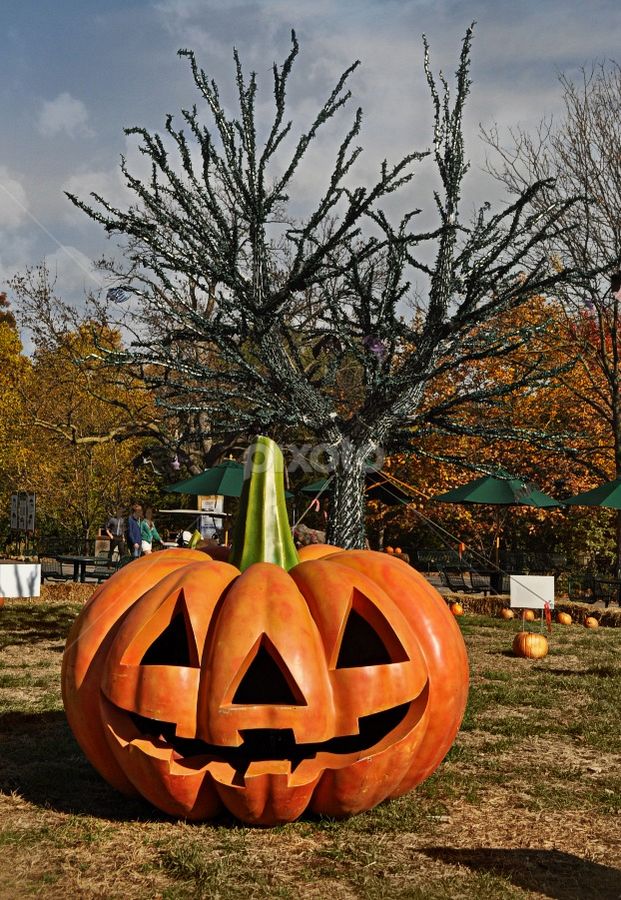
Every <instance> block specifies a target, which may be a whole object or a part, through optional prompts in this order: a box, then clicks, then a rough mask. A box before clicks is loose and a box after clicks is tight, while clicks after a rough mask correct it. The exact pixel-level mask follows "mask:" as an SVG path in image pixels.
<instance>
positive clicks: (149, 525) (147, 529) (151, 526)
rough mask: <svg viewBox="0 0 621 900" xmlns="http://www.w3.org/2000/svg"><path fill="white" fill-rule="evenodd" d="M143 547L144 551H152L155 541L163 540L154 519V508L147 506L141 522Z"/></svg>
mask: <svg viewBox="0 0 621 900" xmlns="http://www.w3.org/2000/svg"><path fill="white" fill-rule="evenodd" d="M140 535H141V538H142V540H141V547H142V552H143V553H151V551H152V550H153V541H161V540H162V539H161V537H160V536H159V534H158V531H157V528H156V527H155V523H154V521H153V509H152V508H151V507H150V506H147V508H146V510H145V514H144V519H143V520H142V522H141V523H140Z"/></svg>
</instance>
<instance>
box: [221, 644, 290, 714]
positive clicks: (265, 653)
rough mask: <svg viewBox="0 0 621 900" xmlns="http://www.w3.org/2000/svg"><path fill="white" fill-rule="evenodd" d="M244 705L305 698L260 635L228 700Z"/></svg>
mask: <svg viewBox="0 0 621 900" xmlns="http://www.w3.org/2000/svg"><path fill="white" fill-rule="evenodd" d="M231 702H232V703H234V704H239V705H244V706H254V705H265V704H271V705H273V706H306V700H305V699H304V696H303V694H302V692H301V691H300V689H299V687H298V686H297V684H296V683H295V680H294V678H293V676H292V675H291V673H290V672H289V669H288V668H287V665H286V664H285V662H284V660H283V659H282V657H281V655H280V653H279V652H278V651H277V650H276V648H275V647H274V645H273V644H272V642H271V641H270V640H269V638H268V637H267V636H266V635H263V636H262V638H261V641H260V642H259V645H258V648H257V649H256V653H255V655H254V658H253V659H252V661H251V662H250V665H249V666H248V668H247V669H246V671H245V673H244V675H243V677H242V679H241V681H240V682H239V684H238V686H237V689H236V691H235V693H234V695H233V699H232V701H231Z"/></svg>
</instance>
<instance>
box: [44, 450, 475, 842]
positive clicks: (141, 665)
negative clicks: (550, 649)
mask: <svg viewBox="0 0 621 900" xmlns="http://www.w3.org/2000/svg"><path fill="white" fill-rule="evenodd" d="M261 442H263V443H261ZM255 446H258V447H263V448H265V454H266V456H267V457H268V462H269V465H266V464H265V460H261V461H259V462H258V464H257V466H256V468H254V465H253V468H252V471H251V477H250V479H249V480H247V481H246V483H245V485H244V493H243V494H242V499H241V504H240V516H239V519H238V524H237V528H236V531H235V538H234V541H233V548H232V551H231V556H230V562H220V561H214V560H212V559H210V558H209V556H208V555H207V554H206V553H204V552H200V551H196V550H190V549H170V550H164V551H162V552H160V553H155V554H152V555H151V556H145V557H142V558H140V559H137V560H135V561H133V562H131V563H129V564H128V565H127V566H125V567H124V568H123V569H121V570H120V571H119V572H117V573H116V574H115V575H113V576H112V577H111V578H110V579H108V580H107V581H106V582H104V584H102V585H101V586H100V587H99V588H98V589H97V590H96V591H95V593H94V594H93V596H92V597H91V599H90V600H89V601H88V603H87V604H86V606H85V607H84V610H83V611H82V613H81V614H80V616H79V617H78V619H77V620H76V622H75V624H74V626H73V628H72V630H71V633H70V634H69V637H68V640H67V646H66V649H65V654H64V658H63V674H62V680H63V700H64V703H65V709H66V712H67V718H68V720H69V724H70V725H71V728H72V729H73V732H74V734H75V736H76V738H77V740H78V742H79V744H80V745H81V747H82V749H83V750H84V752H85V753H86V755H87V757H88V758H89V760H90V761H91V763H92V764H93V765H94V766H95V768H96V769H97V770H98V771H99V772H100V773H101V774H102V775H103V776H104V777H105V778H106V779H107V780H108V781H109V782H110V783H111V784H112V785H113V786H114V787H116V788H118V789H119V790H121V791H123V792H125V793H127V794H133V795H135V794H136V793H138V794H139V795H142V796H143V797H145V798H146V799H148V800H149V801H150V802H152V803H153V804H154V805H155V806H157V807H159V808H160V809H162V810H164V811H165V812H167V813H169V814H172V815H176V816H183V817H185V818H188V819H194V820H198V819H206V818H212V817H214V816H216V815H219V814H220V813H221V812H222V810H223V809H224V808H226V809H228V810H229V811H230V812H231V813H233V815H235V816H237V817H238V818H239V819H242V820H243V821H245V822H250V823H256V824H262V825H273V824H277V823H281V822H287V821H292V820H293V819H296V818H297V817H298V816H299V815H301V814H302V813H303V812H304V810H305V809H309V810H311V811H312V812H313V813H315V814H321V815H328V816H333V817H338V816H345V815H350V814H352V813H355V812H359V811H362V810H365V809H370V808H371V807H372V806H375V805H376V804H377V803H380V802H382V801H383V800H385V799H387V798H389V797H398V796H400V795H401V794H403V793H405V792H406V791H408V790H410V789H411V788H412V787H414V786H415V785H416V784H418V783H419V782H421V781H422V780H423V779H425V778H426V777H427V776H428V775H430V774H431V773H432V772H433V771H434V770H435V769H436V768H437V766H438V765H439V764H440V762H441V761H442V759H443V758H444V756H445V755H446V753H447V751H448V749H449V747H450V745H451V743H452V741H453V738H454V737H455V734H456V732H457V729H458V727H459V723H460V721H461V718H462V715H463V712H464V709H465V704H466V698H467V690H468V665H467V657H466V652H465V646H464V642H463V639H462V637H461V633H460V631H459V628H458V627H457V624H456V623H455V621H454V620H453V618H452V616H451V615H450V613H449V611H448V610H447V608H446V604H445V602H444V600H443V599H442V597H441V596H440V594H439V593H438V592H437V591H436V590H435V589H434V588H433V587H432V586H431V585H430V584H429V583H428V582H427V581H426V579H424V578H423V577H422V575H420V574H419V573H418V572H416V571H415V570H414V569H412V568H411V567H409V566H406V565H404V564H403V563H402V562H401V561H400V560H398V559H392V558H390V557H389V556H386V555H385V554H381V553H375V552H373V551H367V550H351V551H339V550H338V548H333V547H330V548H326V547H324V548H323V551H322V552H323V556H322V557H320V558H314V559H306V560H305V561H302V562H300V561H299V555H298V554H297V553H296V551H295V547H294V545H293V541H292V539H291V533H290V529H289V524H288V521H287V517H286V507H285V500H284V484H283V480H282V472H283V463H282V455H281V454H280V451H278V448H277V447H276V445H275V444H273V442H272V441H268V439H266V438H259V439H258V440H257V444H256V445H255ZM254 456H255V455H254V454H253V457H252V458H251V463H252V461H253V459H254ZM277 475H278V478H277V477H276V476H277ZM266 496H267V497H269V498H270V502H269V503H268V504H266V503H265V501H264V497H266ZM320 552H321V551H320ZM266 557H267V559H266Z"/></svg>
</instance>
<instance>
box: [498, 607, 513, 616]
mask: <svg viewBox="0 0 621 900" xmlns="http://www.w3.org/2000/svg"><path fill="white" fill-rule="evenodd" d="M513 617H514V613H513V610H512V609H507V607H506V606H505V607H503V608H502V609H501V610H500V618H501V619H513Z"/></svg>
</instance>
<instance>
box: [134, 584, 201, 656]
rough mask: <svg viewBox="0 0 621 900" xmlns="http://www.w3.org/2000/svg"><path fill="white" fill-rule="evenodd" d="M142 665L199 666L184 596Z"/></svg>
mask: <svg viewBox="0 0 621 900" xmlns="http://www.w3.org/2000/svg"><path fill="white" fill-rule="evenodd" d="M140 665H141V666H188V667H191V668H197V667H198V666H199V659H198V650H197V647H196V641H195V640H194V633H193V631H192V626H191V623H190V621H189V617H188V611H187V607H186V605H185V602H184V598H183V596H181V597H180V599H179V602H178V603H177V607H176V609H175V612H174V614H173V617H172V619H171V620H170V623H169V624H168V625H167V626H166V628H165V629H164V630H163V631H162V633H161V634H160V635H159V636H158V637H157V638H156V639H155V640H154V641H153V643H152V644H151V646H150V647H148V648H147V650H146V651H145V653H144V655H143V657H142V659H141V660H140Z"/></svg>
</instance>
